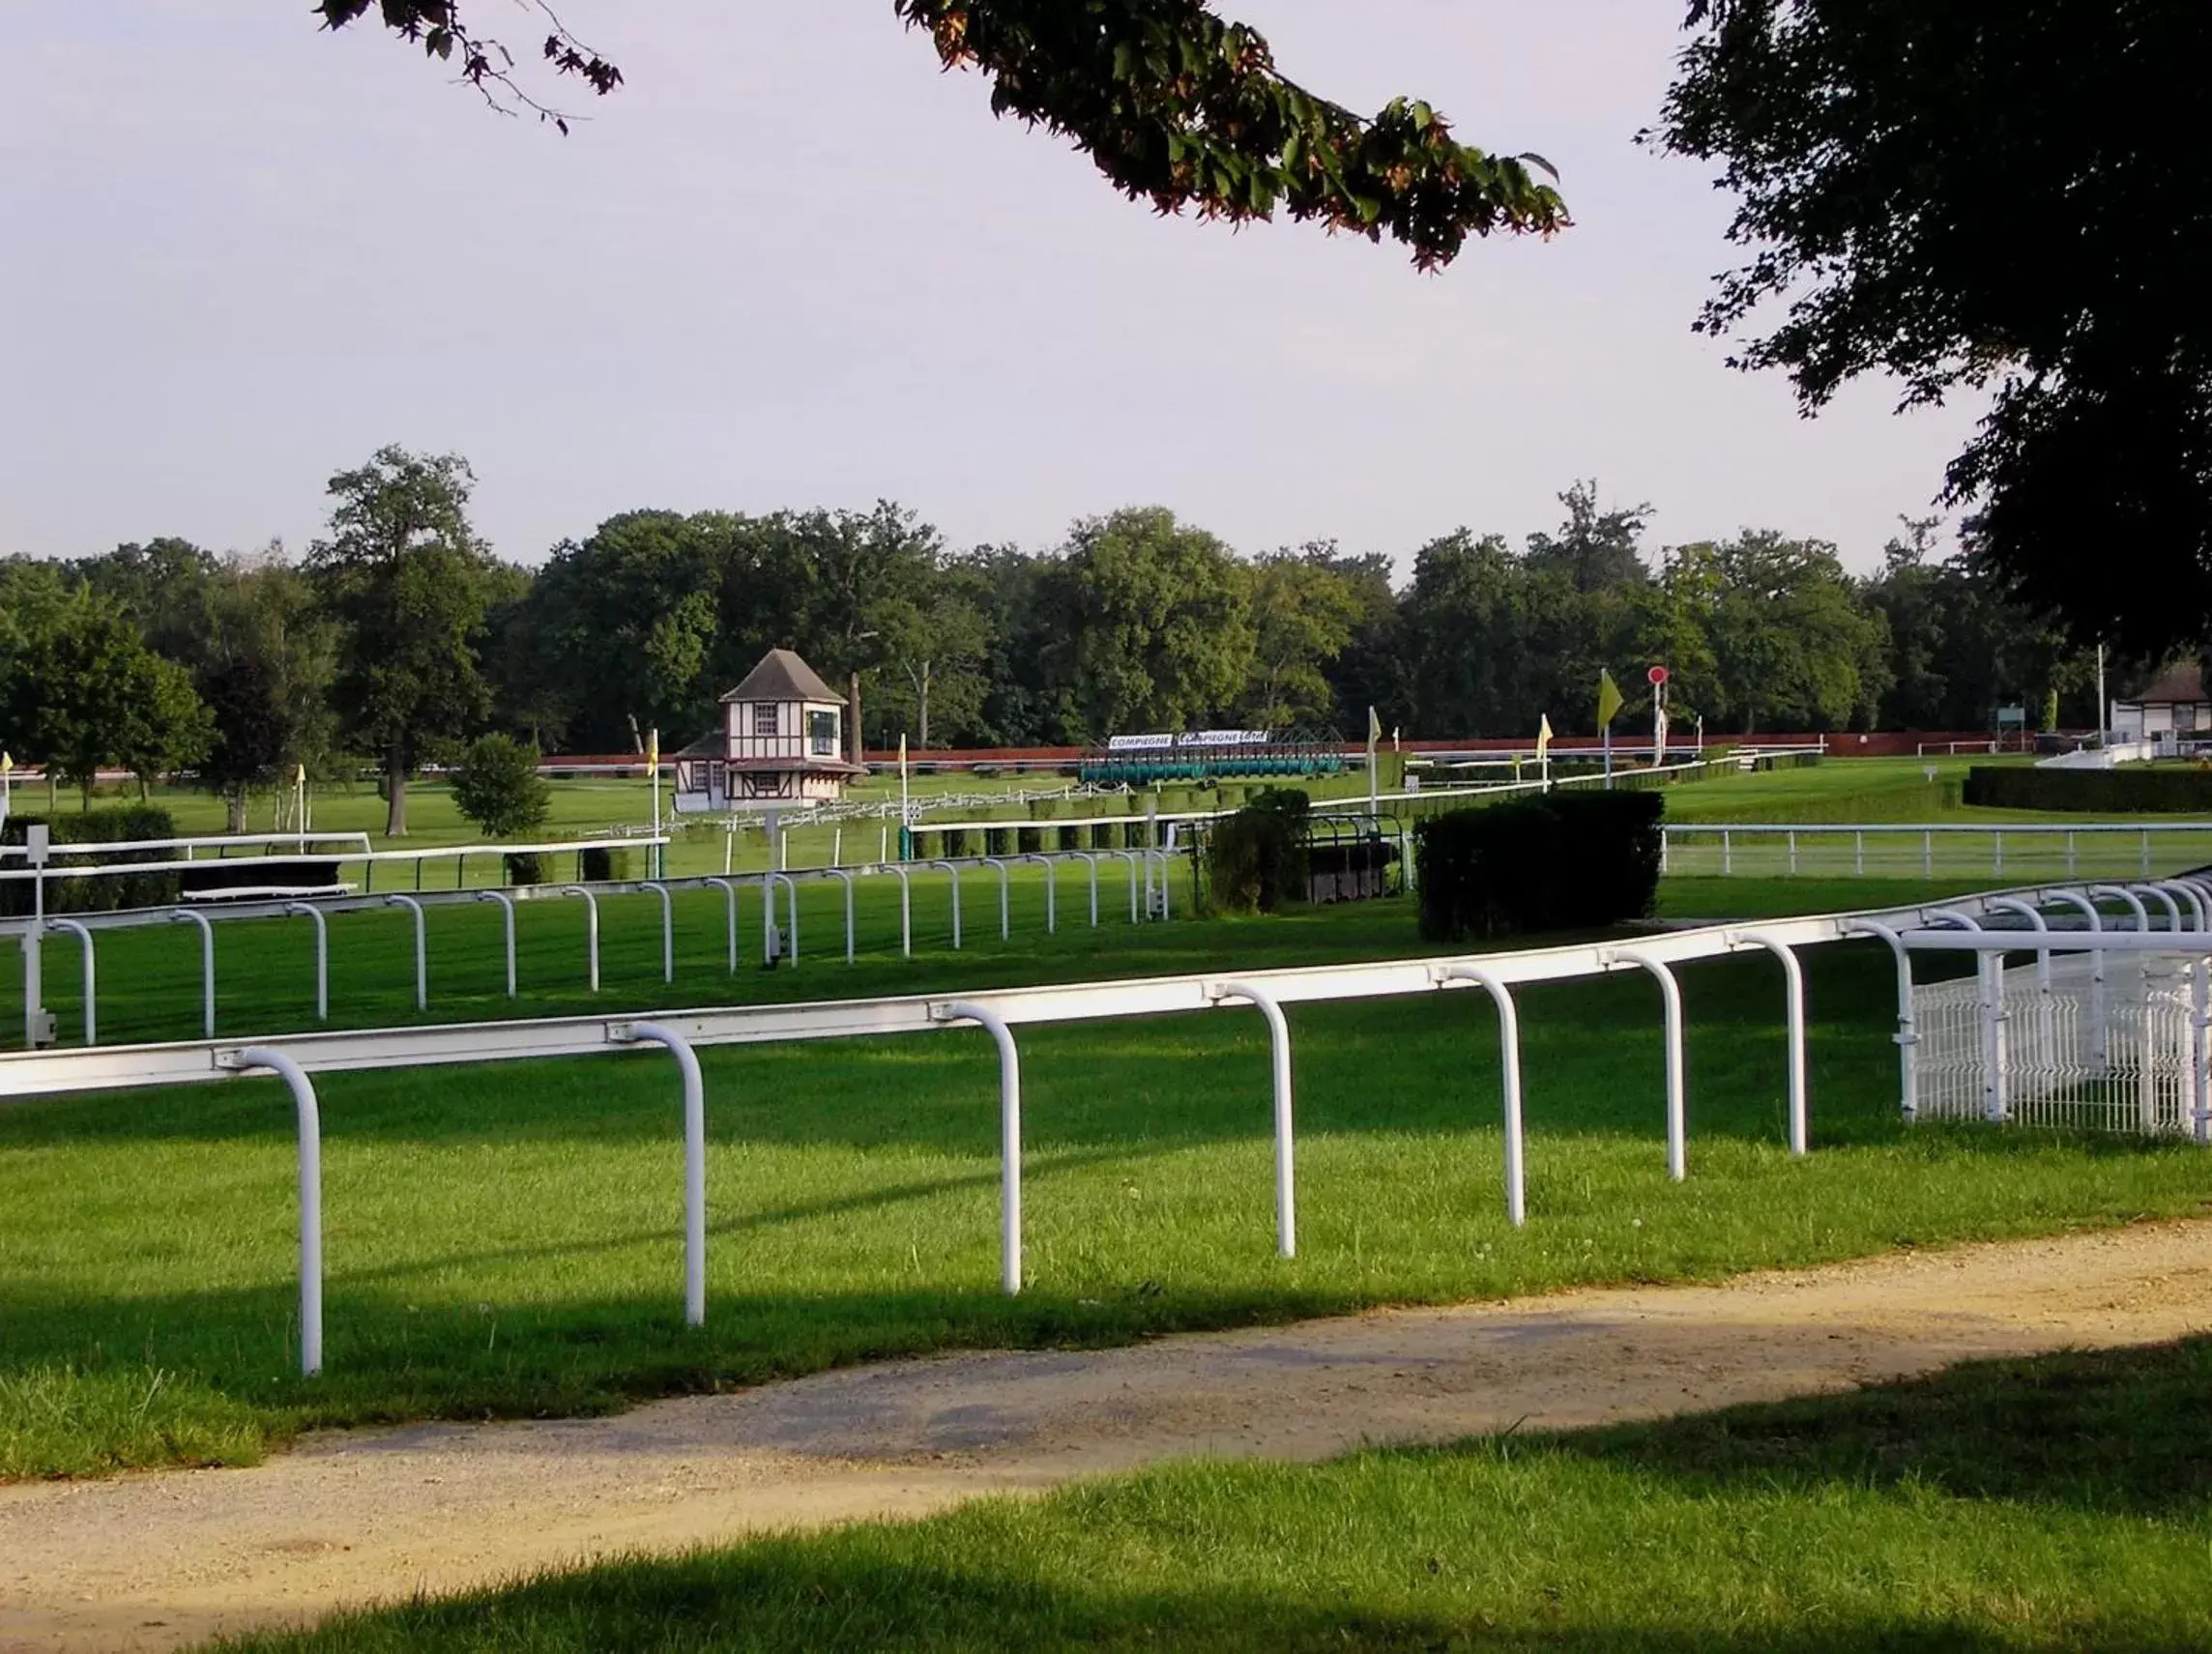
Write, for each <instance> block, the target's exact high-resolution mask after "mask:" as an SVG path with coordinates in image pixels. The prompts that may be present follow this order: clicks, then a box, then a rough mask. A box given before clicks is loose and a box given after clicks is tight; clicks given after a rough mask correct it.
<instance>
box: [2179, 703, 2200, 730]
mask: <svg viewBox="0 0 2212 1654" xmlns="http://www.w3.org/2000/svg"><path fill="white" fill-rule="evenodd" d="M2173 727H2174V728H2175V729H2177V730H2193V729H2195V728H2196V727H2197V703H2196V702H2195V701H2177V702H2176V703H2174V708H2173Z"/></svg>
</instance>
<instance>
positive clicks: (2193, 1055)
mask: <svg viewBox="0 0 2212 1654" xmlns="http://www.w3.org/2000/svg"><path fill="white" fill-rule="evenodd" d="M2189 991H2190V1012H2191V1015H2190V1019H2189V1036H2190V1037H2189V1113H2190V1122H2189V1125H2190V1135H2191V1136H2192V1137H2194V1138H2195V1139H2196V1140H2197V1143H2199V1144H2212V960H2207V959H2205V958H2203V957H2202V956H2199V957H2197V958H2196V959H2192V960H2191V961H2190V962H2189Z"/></svg>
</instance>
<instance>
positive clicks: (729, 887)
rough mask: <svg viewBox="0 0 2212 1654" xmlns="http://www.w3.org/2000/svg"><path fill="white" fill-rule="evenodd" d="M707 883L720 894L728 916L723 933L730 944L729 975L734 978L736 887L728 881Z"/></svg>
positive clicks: (736, 962) (736, 922) (736, 952)
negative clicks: (715, 887) (716, 888)
mask: <svg viewBox="0 0 2212 1654" xmlns="http://www.w3.org/2000/svg"><path fill="white" fill-rule="evenodd" d="M707 883H708V884H710V885H715V886H717V887H718V888H719V889H720V890H721V892H722V905H723V909H724V911H725V913H726V914H727V915H728V918H727V922H726V923H725V924H724V926H723V931H724V934H725V938H726V940H727V941H728V943H729V944H730V974H731V975H733V976H735V975H736V974H737V973H738V887H737V885H735V884H734V883H732V882H731V881H730V880H728V879H710V880H708V881H707Z"/></svg>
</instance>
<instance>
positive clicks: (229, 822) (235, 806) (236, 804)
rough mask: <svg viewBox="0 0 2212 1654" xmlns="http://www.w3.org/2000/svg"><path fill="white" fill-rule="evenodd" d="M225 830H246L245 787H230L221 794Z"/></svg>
mask: <svg viewBox="0 0 2212 1654" xmlns="http://www.w3.org/2000/svg"><path fill="white" fill-rule="evenodd" d="M222 801H223V811H224V818H225V819H224V826H223V830H224V831H225V832H233V833H242V832H244V831H245V830H246V789H245V787H243V786H237V787H233V788H231V789H230V790H229V791H228V792H226V793H224V794H223V796H222Z"/></svg>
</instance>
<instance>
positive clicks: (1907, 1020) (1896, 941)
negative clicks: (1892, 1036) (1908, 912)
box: [1851, 919, 1920, 1125]
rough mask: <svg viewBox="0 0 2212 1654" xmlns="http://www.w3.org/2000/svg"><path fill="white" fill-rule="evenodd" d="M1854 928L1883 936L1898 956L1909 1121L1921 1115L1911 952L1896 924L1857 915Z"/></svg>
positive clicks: (1900, 1102)
mask: <svg viewBox="0 0 2212 1654" xmlns="http://www.w3.org/2000/svg"><path fill="white" fill-rule="evenodd" d="M1851 928H1852V929H1853V930H1855V931H1858V932H1860V933H1862V934H1864V935H1867V936H1877V937H1879V938H1881V940H1882V941H1884V942H1886V943H1889V950H1890V952H1891V953H1893V954H1894V955H1896V958H1897V1035H1896V1039H1897V1112H1898V1115H1899V1117H1901V1118H1902V1119H1903V1120H1904V1121H1905V1123H1906V1125H1910V1124H1911V1123H1912V1122H1913V1121H1914V1120H1915V1119H1917V1118H1918V1117H1919V1116H1920V1030H1919V1028H1918V1026H1917V1025H1916V1024H1915V1022H1914V1020H1913V1015H1912V955H1911V954H1910V953H1909V952H1907V951H1906V946H1905V941H1904V939H1903V938H1902V937H1900V936H1899V935H1898V934H1897V929H1896V927H1895V926H1893V925H1886V924H1883V923H1881V922H1880V921H1879V920H1877V919H1856V920H1853V921H1852V924H1851Z"/></svg>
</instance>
